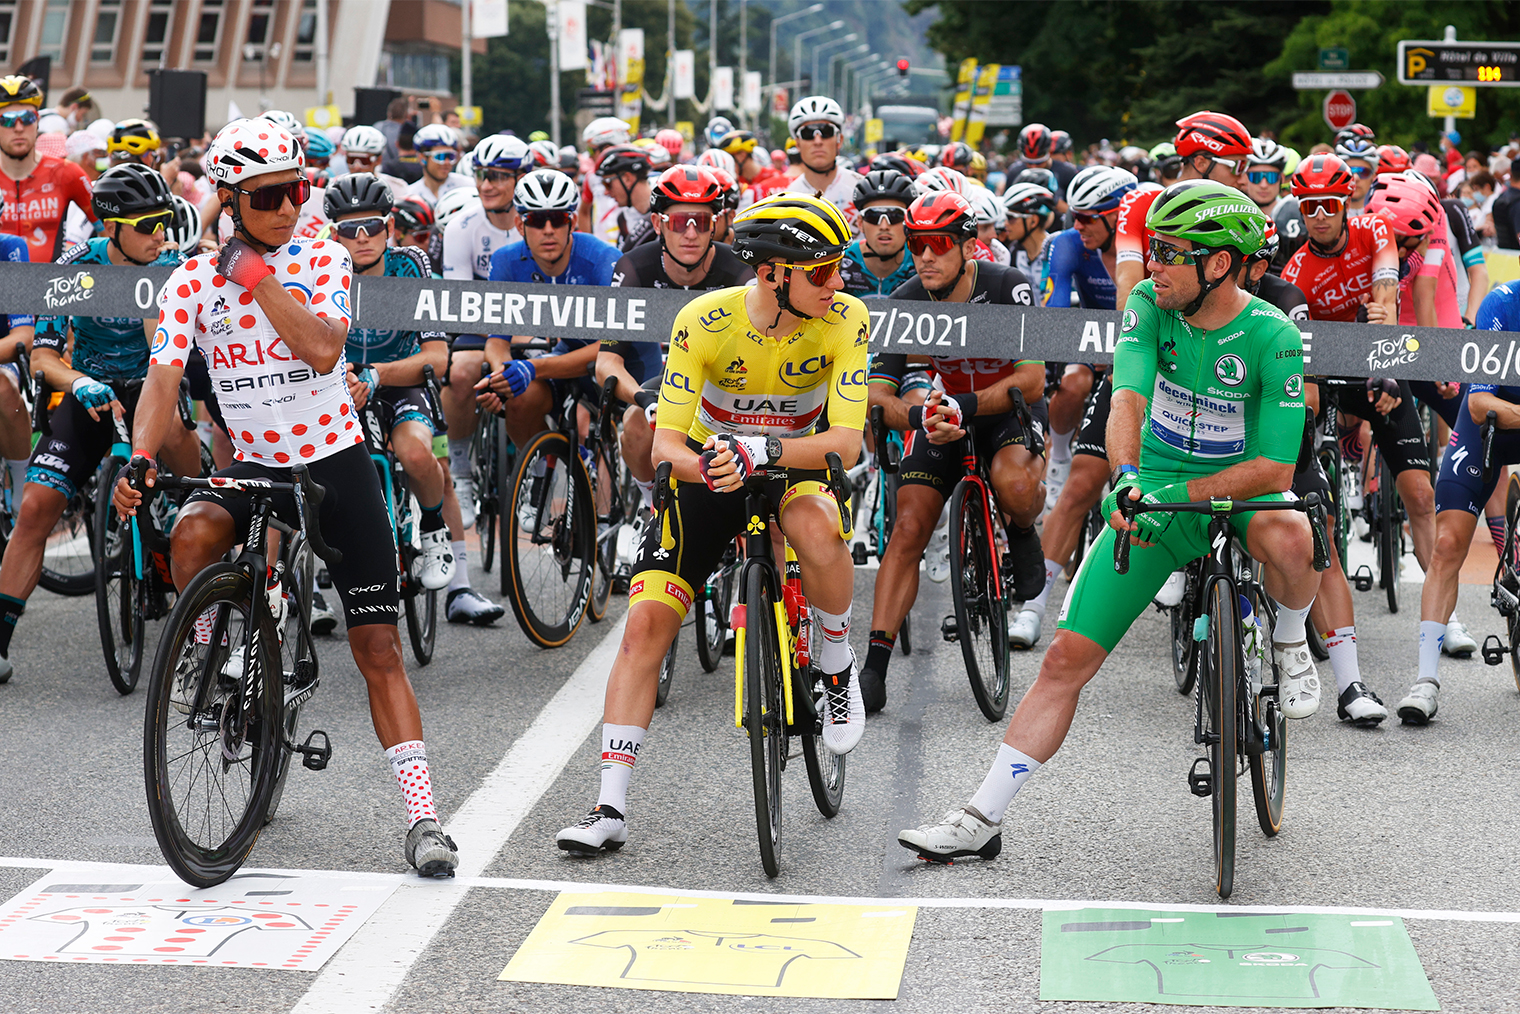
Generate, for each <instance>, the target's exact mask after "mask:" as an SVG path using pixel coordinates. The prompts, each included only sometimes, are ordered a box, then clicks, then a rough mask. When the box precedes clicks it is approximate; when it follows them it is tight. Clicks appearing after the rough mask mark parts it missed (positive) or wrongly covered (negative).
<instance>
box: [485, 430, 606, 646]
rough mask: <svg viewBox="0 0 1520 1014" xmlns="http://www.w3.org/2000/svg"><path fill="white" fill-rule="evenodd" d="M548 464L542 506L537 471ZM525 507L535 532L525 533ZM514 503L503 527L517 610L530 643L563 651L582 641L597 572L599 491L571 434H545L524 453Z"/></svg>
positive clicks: (510, 591)
mask: <svg viewBox="0 0 1520 1014" xmlns="http://www.w3.org/2000/svg"><path fill="white" fill-rule="evenodd" d="M540 461H542V462H543V463H544V473H543V475H542V476H540V477H539V478H538V482H537V486H538V489H539V493H538V494H537V495H538V498H539V501H540V502H539V503H538V504H536V505H535V504H534V503H533V492H532V490H533V487H534V485H535V478H534V476H533V470H534V466H535V463H537V462H540ZM524 505H527V506H528V507H529V510H530V516H531V517H532V518H533V529H534V530H533V531H532V532H523V531H522V525H521V524H520V522H519V520H518V518H519V513H520V511H521V510H522V508H523V507H524ZM506 506H507V509H506V510H504V511H502V513H501V518H500V522H501V529H502V555H503V557H504V559H505V563H506V566H505V568H504V569H503V574H505V575H506V576H507V578H508V582H509V587H508V589H507V597H508V600H509V601H510V602H511V603H512V612H513V614H514V615H515V616H516V617H517V623H518V625H519V626H520V627H522V631H523V633H524V634H526V635H528V639H529V640H531V641H533V643H535V644H537V645H539V646H540V647H543V648H558V647H560V646H561V645H563V644H565V643H566V642H567V641H569V640H570V638H571V637H573V636H575V632H576V630H577V629H579V628H580V625H581V621H582V620H583V619H584V618H585V616H586V605H587V602H588V601H589V599H590V597H591V582H592V579H593V576H594V575H593V572H594V570H595V567H596V561H595V549H596V515H595V513H594V512H593V510H592V505H591V490H590V487H589V485H588V483H587V479H586V470H585V468H584V467H582V465H581V461H580V455H579V454H577V453H576V451H575V448H574V447H572V446H571V445H570V443H569V441H567V440H566V439H565V437H564V435H563V434H561V433H558V432H556V431H554V430H545V431H544V432H542V433H540V434H538V435H537V436H535V437H534V438H533V439H532V440H530V441H529V442H528V446H527V447H526V448H524V449H523V450H522V452H521V453H520V454H519V455H518V459H517V472H516V474H515V475H514V476H513V478H512V480H511V487H510V490H509V496H508V499H507V501H506ZM556 572H557V573H556Z"/></svg>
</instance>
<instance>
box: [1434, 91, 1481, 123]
mask: <svg viewBox="0 0 1520 1014" xmlns="http://www.w3.org/2000/svg"><path fill="white" fill-rule="evenodd" d="M1425 111H1426V112H1427V113H1429V114H1430V115H1431V116H1450V117H1454V118H1455V119H1458V120H1471V119H1473V118H1474V117H1476V116H1477V115H1478V89H1476V88H1464V87H1462V86H1461V85H1431V86H1430V95H1429V97H1428V98H1427V99H1426V101H1425Z"/></svg>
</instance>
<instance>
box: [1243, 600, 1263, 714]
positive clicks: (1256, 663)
mask: <svg viewBox="0 0 1520 1014" xmlns="http://www.w3.org/2000/svg"><path fill="white" fill-rule="evenodd" d="M1264 640H1265V637H1264V636H1263V633H1262V629H1261V617H1260V616H1257V615H1256V614H1255V613H1254V612H1253V611H1252V609H1251V600H1250V599H1248V598H1246V597H1245V596H1244V595H1241V596H1240V649H1241V654H1242V655H1243V656H1244V657H1245V662H1246V676H1247V678H1248V679H1249V680H1250V682H1251V687H1252V689H1253V690H1255V689H1257V688H1259V687H1260V686H1261V662H1262V642H1263V641H1264Z"/></svg>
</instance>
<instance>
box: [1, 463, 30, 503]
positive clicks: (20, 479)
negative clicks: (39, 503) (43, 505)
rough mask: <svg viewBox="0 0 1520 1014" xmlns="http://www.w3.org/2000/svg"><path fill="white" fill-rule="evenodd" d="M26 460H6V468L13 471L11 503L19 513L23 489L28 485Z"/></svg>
mask: <svg viewBox="0 0 1520 1014" xmlns="http://www.w3.org/2000/svg"><path fill="white" fill-rule="evenodd" d="M27 460H28V459H26V458H6V459H5V467H6V468H8V469H10V471H11V503H12V504H13V505H14V508H15V510H16V512H17V513H20V511H21V487H22V486H23V485H25V483H26V466H27Z"/></svg>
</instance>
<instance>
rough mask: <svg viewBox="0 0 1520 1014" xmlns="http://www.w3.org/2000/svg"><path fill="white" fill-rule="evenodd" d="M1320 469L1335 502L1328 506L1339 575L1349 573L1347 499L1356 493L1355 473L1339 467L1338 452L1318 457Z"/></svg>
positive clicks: (1348, 515) (1349, 528)
mask: <svg viewBox="0 0 1520 1014" xmlns="http://www.w3.org/2000/svg"><path fill="white" fill-rule="evenodd" d="M1320 467H1322V468H1323V469H1324V470H1325V477H1326V478H1327V479H1329V480H1330V490H1331V492H1332V493H1334V494H1335V501H1334V503H1332V504H1331V505H1330V518H1329V521H1330V541H1332V542H1333V543H1335V555H1336V556H1338V557H1339V558H1340V562H1341V573H1343V574H1349V573H1351V570H1350V565H1349V564H1347V562H1346V544H1347V542H1349V541H1350V538H1351V509H1350V508H1349V507H1348V506H1347V503H1348V502H1349V499H1350V497H1351V495H1352V494H1353V493H1355V492H1356V472H1355V470H1353V469H1350V468H1343V467H1342V466H1341V459H1340V452H1339V451H1338V450H1337V451H1336V452H1334V453H1331V452H1329V451H1326V452H1325V453H1323V454H1321V455H1320Z"/></svg>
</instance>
